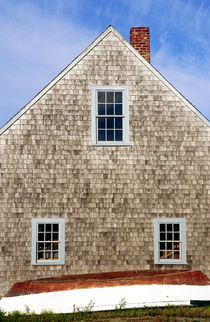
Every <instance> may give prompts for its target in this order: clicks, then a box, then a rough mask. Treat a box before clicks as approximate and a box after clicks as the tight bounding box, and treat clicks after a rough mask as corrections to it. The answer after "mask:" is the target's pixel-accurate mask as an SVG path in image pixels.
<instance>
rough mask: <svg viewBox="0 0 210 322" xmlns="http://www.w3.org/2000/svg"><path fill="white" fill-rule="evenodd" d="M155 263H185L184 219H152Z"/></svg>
mask: <svg viewBox="0 0 210 322" xmlns="http://www.w3.org/2000/svg"><path fill="white" fill-rule="evenodd" d="M154 262H155V264H186V220H185V219H184V218H159V219H154Z"/></svg>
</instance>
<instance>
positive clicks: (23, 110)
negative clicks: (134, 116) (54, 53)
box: [0, 25, 117, 135]
mask: <svg viewBox="0 0 210 322" xmlns="http://www.w3.org/2000/svg"><path fill="white" fill-rule="evenodd" d="M113 30H114V28H113V26H111V25H110V26H108V27H107V29H106V30H105V31H103V32H102V33H101V34H100V35H99V36H98V37H97V38H96V39H95V40H94V41H93V42H92V43H91V44H90V45H89V46H88V47H87V48H86V49H85V50H84V51H83V52H82V53H81V54H79V55H78V56H77V57H76V58H74V59H73V60H72V61H71V63H70V64H69V65H67V67H65V68H64V69H63V70H62V71H61V72H60V73H59V74H58V75H57V76H55V78H53V79H52V80H51V81H50V82H49V83H48V84H47V85H46V86H45V87H44V88H43V89H42V90H41V91H40V92H38V94H36V95H35V96H34V97H33V98H32V99H31V100H30V101H29V102H28V103H27V104H26V105H24V106H23V107H22V108H21V109H20V110H19V112H17V113H16V114H15V115H14V116H13V117H12V118H11V119H10V120H9V121H8V122H7V123H6V124H5V125H3V126H2V127H1V128H0V135H1V134H3V133H4V132H5V131H6V130H7V129H8V128H9V127H10V126H11V125H12V124H14V123H15V122H16V121H17V120H18V119H19V118H20V117H21V116H22V115H23V114H24V113H25V112H27V111H28V110H29V109H30V108H31V107H32V106H33V105H34V104H35V103H36V102H37V101H38V100H39V99H40V98H41V97H42V96H43V95H45V94H46V93H47V92H48V91H49V90H50V89H51V88H52V87H53V86H54V85H55V84H56V83H57V82H58V81H59V80H60V79H61V78H62V77H63V76H64V75H65V74H67V73H68V72H69V71H70V70H71V69H72V68H73V67H74V66H75V65H76V64H77V63H78V62H79V61H80V60H82V59H83V58H84V57H85V56H86V55H87V54H88V53H89V52H90V51H91V50H92V49H93V48H94V47H95V46H96V45H97V44H98V43H99V42H100V41H101V40H102V39H103V38H104V37H106V35H107V34H108V33H110V32H111V31H113ZM116 32H117V31H116Z"/></svg>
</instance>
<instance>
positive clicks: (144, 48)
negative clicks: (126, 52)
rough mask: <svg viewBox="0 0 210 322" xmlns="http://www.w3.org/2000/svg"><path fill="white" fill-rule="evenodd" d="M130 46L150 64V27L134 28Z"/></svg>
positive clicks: (131, 31) (131, 32) (131, 33)
mask: <svg viewBox="0 0 210 322" xmlns="http://www.w3.org/2000/svg"><path fill="white" fill-rule="evenodd" d="M130 44H131V45H132V46H133V47H134V48H135V49H136V50H137V51H138V52H139V53H140V55H142V56H143V57H144V58H145V59H146V60H147V61H148V62H149V63H150V34H149V27H132V28H131V30H130Z"/></svg>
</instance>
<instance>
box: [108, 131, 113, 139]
mask: <svg viewBox="0 0 210 322" xmlns="http://www.w3.org/2000/svg"><path fill="white" fill-rule="evenodd" d="M107 141H114V130H107Z"/></svg>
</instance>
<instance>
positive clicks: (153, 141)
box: [0, 32, 210, 295]
mask: <svg viewBox="0 0 210 322" xmlns="http://www.w3.org/2000/svg"><path fill="white" fill-rule="evenodd" d="M93 85H123V86H128V91H129V113H130V116H129V117H130V122H129V123H130V129H129V138H130V145H129V146H104V147H101V146H92V145H91V88H92V86H93ZM209 149H210V147H209V127H208V125H207V124H205V122H203V121H202V120H201V119H200V118H199V117H198V116H197V115H196V114H195V113H193V112H192V111H191V110H190V109H189V107H188V106H186V104H185V103H184V102H183V101H182V100H181V99H180V98H179V97H178V96H177V95H175V93H174V92H172V91H171V90H170V89H169V88H168V87H167V86H166V85H165V84H164V83H163V82H162V81H161V80H160V79H159V78H158V77H157V76H156V75H155V74H154V73H153V72H152V71H151V70H150V69H149V68H148V67H147V65H145V64H144V62H142V61H141V60H139V58H138V57H137V56H136V55H134V53H133V52H132V51H131V50H130V49H129V48H128V46H126V45H125V43H124V42H122V41H121V40H120V39H119V38H118V37H117V36H116V35H115V34H114V33H112V32H110V33H108V34H107V35H106V37H105V38H104V39H102V40H101V41H100V42H99V43H97V45H96V46H95V47H94V48H93V49H92V50H91V51H90V52H89V53H87V55H85V56H84V57H83V59H82V60H80V61H79V62H78V63H77V64H76V65H75V66H74V67H73V68H72V69H71V70H70V71H69V72H68V73H67V74H66V75H64V76H63V77H62V78H61V79H60V80H59V81H58V82H57V83H56V84H55V85H54V86H53V87H52V88H51V89H50V90H49V91H48V92H47V93H46V94H44V95H43V96H42V97H41V98H40V99H39V100H38V101H37V102H36V103H35V104H34V105H33V106H32V107H31V108H30V109H29V110H28V111H27V112H25V113H24V114H23V115H22V116H21V117H20V118H19V119H18V120H17V121H16V122H14V124H13V125H12V126H11V127H9V128H8V129H7V130H6V131H5V132H4V133H3V134H2V135H1V137H0V173H1V177H0V192H1V194H0V205H1V210H0V218H1V230H0V295H3V294H4V293H5V292H6V291H7V290H8V289H9V287H11V285H12V284H13V283H15V282H18V281H23V280H27V279H35V278H41V277H48V276H58V275H63V274H82V273H94V272H97V273H98V272H106V271H122V270H144V269H145V270H146V269H166V268H167V269H194V270H201V271H202V272H204V273H205V274H207V275H208V276H209V277H210V256H209V254H210V252H209V236H210V217H209V195H208V191H209V173H210V172H209V170H210V169H209ZM161 217H166V218H170V217H173V218H179V217H180V218H185V219H186V242H187V265H155V264H154V247H153V219H154V218H161ZM32 218H64V219H65V225H66V226H65V227H66V237H65V257H66V259H65V265H63V266H32V265H31V233H32V231H31V230H32V223H31V220H32Z"/></svg>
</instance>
